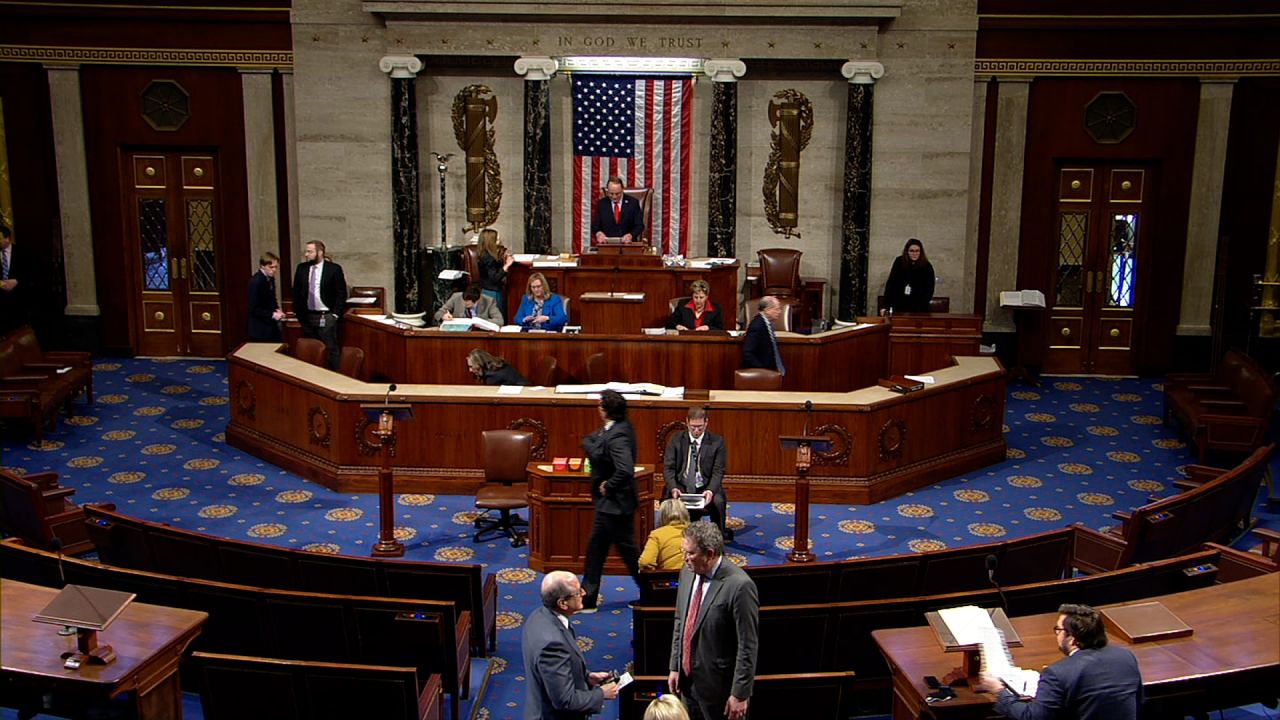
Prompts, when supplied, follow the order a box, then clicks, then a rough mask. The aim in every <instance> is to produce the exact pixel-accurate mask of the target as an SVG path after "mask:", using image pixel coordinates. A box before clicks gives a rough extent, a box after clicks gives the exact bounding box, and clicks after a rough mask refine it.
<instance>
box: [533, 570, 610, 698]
mask: <svg viewBox="0 0 1280 720" xmlns="http://www.w3.org/2000/svg"><path fill="white" fill-rule="evenodd" d="M582 596H583V592H582V585H580V584H579V583H578V578H577V577H576V576H575V575H574V574H573V573H570V572H565V571H563V570H556V571H553V572H549V573H547V576H546V577H545V578H543V579H542V607H540V608H538V609H537V610H534V611H533V612H532V613H530V614H529V619H528V620H526V621H525V624H524V635H523V637H522V638H521V648H522V650H523V653H524V672H525V676H526V682H525V691H524V718H525V720H542V719H544V718H546V719H548V720H549V719H551V718H556V719H557V720H573V719H576V718H586V717H588V716H590V715H595V714H596V713H599V712H600V711H601V710H603V709H604V701H605V700H613V699H614V698H616V697H617V696H618V684H617V683H616V682H613V681H611V680H610V677H611V675H610V673H607V672H593V673H589V672H587V661H586V659H585V658H583V657H582V651H581V650H579V649H578V636H577V633H575V632H574V630H573V626H572V625H571V624H570V618H572V617H573V615H574V613H576V612H580V611H581V610H582Z"/></svg>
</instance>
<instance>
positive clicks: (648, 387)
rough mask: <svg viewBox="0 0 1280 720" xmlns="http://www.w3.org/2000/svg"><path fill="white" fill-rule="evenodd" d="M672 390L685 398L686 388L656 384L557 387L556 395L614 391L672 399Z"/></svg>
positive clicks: (619, 383) (620, 383)
mask: <svg viewBox="0 0 1280 720" xmlns="http://www.w3.org/2000/svg"><path fill="white" fill-rule="evenodd" d="M672 389H677V390H679V391H680V396H681V397H683V396H684V388H668V387H666V386H663V385H658V384H656V383H624V382H609V383H594V384H591V385H557V386H556V393H558V394H570V395H579V394H581V395H592V394H596V393H602V392H604V391H605V390H613V391H614V392H619V393H622V394H624V395H662V396H664V397H670V396H667V395H666V393H667V392H668V391H669V390H672Z"/></svg>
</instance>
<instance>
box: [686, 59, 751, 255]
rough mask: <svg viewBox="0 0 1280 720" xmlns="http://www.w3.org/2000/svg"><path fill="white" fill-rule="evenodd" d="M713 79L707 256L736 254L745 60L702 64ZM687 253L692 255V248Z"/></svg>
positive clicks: (726, 60)
mask: <svg viewBox="0 0 1280 720" xmlns="http://www.w3.org/2000/svg"><path fill="white" fill-rule="evenodd" d="M702 72H703V74H705V75H706V76H707V77H709V78H711V82H712V83H713V85H712V89H713V91H714V94H713V95H712V100H711V161H710V164H709V170H708V173H707V255H708V256H709V257H736V256H737V242H736V235H737V218H738V78H740V77H742V76H743V75H745V74H746V72H747V66H746V63H744V62H742V61H741V60H734V59H713V60H706V61H704V62H703V63H702ZM685 254H686V255H693V254H694V253H693V252H692V250H691V249H690V248H686V249H685Z"/></svg>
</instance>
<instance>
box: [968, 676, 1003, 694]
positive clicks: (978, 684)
mask: <svg viewBox="0 0 1280 720" xmlns="http://www.w3.org/2000/svg"><path fill="white" fill-rule="evenodd" d="M969 687H971V688H972V689H973V691H974V692H985V693H991V694H992V695H995V694H998V693H999V692H1000V691H1001V690H1003V689H1004V683H1002V682H1000V679H999V678H995V677H992V676H990V675H979V676H978V679H976V680H972V681H970V683H969Z"/></svg>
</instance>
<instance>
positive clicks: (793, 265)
mask: <svg viewBox="0 0 1280 720" xmlns="http://www.w3.org/2000/svg"><path fill="white" fill-rule="evenodd" d="M803 254H804V253H802V252H800V251H799V250H792V249H791V248H764V249H763V250H758V251H756V257H757V258H759V259H760V294H761V295H777V296H778V297H797V296H799V295H800V256H801V255H803Z"/></svg>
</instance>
